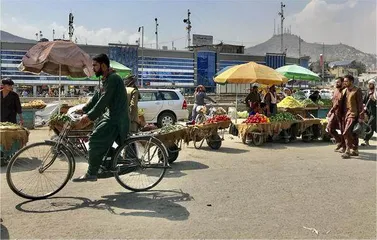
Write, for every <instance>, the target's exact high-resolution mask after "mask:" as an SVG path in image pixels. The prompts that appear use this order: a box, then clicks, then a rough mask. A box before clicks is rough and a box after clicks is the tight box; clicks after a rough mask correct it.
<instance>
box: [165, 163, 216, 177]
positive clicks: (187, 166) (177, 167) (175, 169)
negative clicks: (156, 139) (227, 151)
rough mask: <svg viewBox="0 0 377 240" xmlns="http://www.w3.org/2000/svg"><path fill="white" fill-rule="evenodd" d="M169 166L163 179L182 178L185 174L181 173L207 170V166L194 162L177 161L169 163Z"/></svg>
mask: <svg viewBox="0 0 377 240" xmlns="http://www.w3.org/2000/svg"><path fill="white" fill-rule="evenodd" d="M170 166H171V168H169V169H167V171H166V174H165V177H175V178H177V177H183V176H186V175H187V174H186V173H184V172H182V171H188V170H201V169H207V168H209V166H208V165H205V164H203V163H200V162H196V161H177V162H174V163H171V164H170Z"/></svg>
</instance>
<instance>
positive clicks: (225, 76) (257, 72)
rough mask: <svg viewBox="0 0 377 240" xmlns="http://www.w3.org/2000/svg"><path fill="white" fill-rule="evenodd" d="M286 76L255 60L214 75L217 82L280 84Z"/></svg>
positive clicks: (284, 80)
mask: <svg viewBox="0 0 377 240" xmlns="http://www.w3.org/2000/svg"><path fill="white" fill-rule="evenodd" d="M287 81H288V78H286V77H284V76H283V75H281V74H280V73H278V72H277V71H275V70H274V69H272V68H270V67H267V66H265V65H262V64H258V63H256V62H249V63H245V64H241V65H236V66H234V67H231V68H229V69H227V70H225V71H224V72H222V73H220V74H219V75H218V76H216V77H215V82H216V83H218V84H243V83H259V84H265V85H281V84H283V83H286V82H287Z"/></svg>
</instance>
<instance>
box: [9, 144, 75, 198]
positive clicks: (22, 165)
mask: <svg viewBox="0 0 377 240" xmlns="http://www.w3.org/2000/svg"><path fill="white" fill-rule="evenodd" d="M72 171H73V159H72V158H71V155H70V153H69V152H68V151H67V150H65V149H64V147H63V146H56V143H54V142H40V143H34V144H31V145H28V146H26V147H24V148H22V149H21V150H20V151H18V152H17V153H16V155H14V156H13V157H12V159H11V160H10V162H9V164H8V168H7V183H8V185H9V187H10V189H11V190H12V191H13V192H14V193H15V194H17V195H18V196H20V197H23V198H27V199H32V200H37V199H43V198H47V197H50V196H52V195H54V194H56V193H57V192H59V191H60V190H61V189H62V188H63V187H64V186H65V185H66V184H67V182H68V180H69V179H70V177H71V176H72V174H73V172H72Z"/></svg>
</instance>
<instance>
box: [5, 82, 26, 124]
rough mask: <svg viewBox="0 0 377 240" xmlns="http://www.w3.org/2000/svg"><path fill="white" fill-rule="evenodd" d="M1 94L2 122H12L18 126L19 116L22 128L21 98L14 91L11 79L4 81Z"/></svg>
mask: <svg viewBox="0 0 377 240" xmlns="http://www.w3.org/2000/svg"><path fill="white" fill-rule="evenodd" d="M1 83H2V90H1V91H0V92H1V122H11V123H14V124H17V114H18V116H19V118H20V125H21V126H22V125H23V123H24V120H23V118H22V108H21V102H20V97H19V96H18V94H17V93H15V92H14V91H13V85H14V82H13V81H12V79H10V78H6V79H3V80H2V81H1Z"/></svg>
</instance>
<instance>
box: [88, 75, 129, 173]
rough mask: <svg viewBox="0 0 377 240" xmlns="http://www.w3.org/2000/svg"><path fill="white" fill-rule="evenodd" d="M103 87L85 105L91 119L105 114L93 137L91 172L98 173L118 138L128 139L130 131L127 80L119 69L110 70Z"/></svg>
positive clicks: (91, 140) (90, 153) (90, 139)
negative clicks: (113, 71)
mask: <svg viewBox="0 0 377 240" xmlns="http://www.w3.org/2000/svg"><path fill="white" fill-rule="evenodd" d="M102 84H103V88H102V89H101V91H100V92H96V93H95V95H94V96H93V98H92V99H91V100H90V101H89V102H88V103H87V104H86V105H85V107H84V108H83V111H84V113H86V114H87V115H88V117H89V119H90V120H91V121H94V120H96V119H97V118H99V117H100V116H102V118H101V119H100V120H99V122H98V123H97V124H96V125H95V129H94V131H93V133H92V135H91V136H90V138H89V168H88V172H87V174H88V175H97V173H98V170H99V168H100V166H101V164H102V160H103V158H104V156H105V155H106V153H107V151H108V150H109V148H110V147H111V146H112V145H113V143H114V142H115V141H116V143H117V144H118V145H121V144H123V143H124V141H125V140H126V138H127V135H128V132H129V123H130V121H129V115H128V104H127V94H126V90H125V87H124V83H123V80H122V79H121V77H120V76H119V75H117V74H116V73H110V74H109V75H108V76H107V78H105V79H103V80H102Z"/></svg>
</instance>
